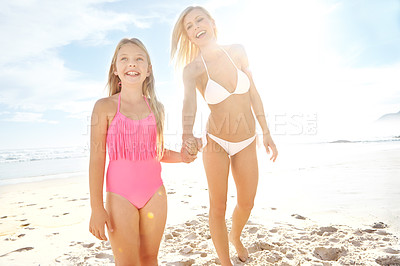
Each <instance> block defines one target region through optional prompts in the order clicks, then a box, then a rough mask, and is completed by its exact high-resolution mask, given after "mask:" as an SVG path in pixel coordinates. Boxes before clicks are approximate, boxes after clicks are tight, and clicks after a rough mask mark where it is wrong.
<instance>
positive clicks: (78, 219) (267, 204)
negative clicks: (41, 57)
mask: <svg viewBox="0 0 400 266" xmlns="http://www.w3.org/2000/svg"><path fill="white" fill-rule="evenodd" d="M346 145H347V146H346ZM305 147H306V148H307V150H305ZM280 153H281V157H280V158H279V159H280V160H279V161H278V162H277V163H276V164H272V163H270V162H267V161H268V157H267V155H266V154H264V153H263V152H262V151H259V154H260V155H259V165H260V167H259V168H260V169H259V170H260V182H259V187H258V194H257V198H256V202H255V206H254V209H253V212H252V216H251V217H250V221H249V222H248V224H247V225H246V227H245V229H244V234H243V242H244V244H245V245H246V246H247V247H248V250H249V253H250V259H249V260H248V261H247V262H246V263H241V262H240V261H239V260H238V259H237V257H236V254H235V251H234V248H233V246H231V253H232V258H233V262H234V263H235V265H324V266H325V265H400V243H399V237H400V191H399V188H400V175H399V173H400V142H393V143H382V144H376V145H363V144H357V143H353V144H341V145H340V144H333V145H330V144H326V146H325V148H324V149H323V150H322V151H321V145H319V146H312V145H308V146H307V145H299V146H296V145H294V146H293V145H288V146H286V147H285V146H282V147H281V149H280ZM321 153H322V154H321ZM162 167H163V179H164V183H165V186H166V189H167V193H168V208H169V209H168V219H167V225H166V230H165V234H164V238H163V240H162V243H161V247H160V253H159V263H160V265H218V264H219V263H218V259H217V256H216V253H215V250H214V247H213V244H212V241H211V237H210V234H209V230H208V192H207V182H206V179H205V175H204V170H203V169H202V161H201V156H199V159H198V160H197V161H196V162H194V163H193V164H191V165H184V164H179V165H172V164H163V166H162ZM229 181H230V183H229V195H228V208H227V223H228V227H230V223H231V220H230V215H231V213H232V210H233V208H234V206H235V196H234V195H235V194H236V192H235V186H234V183H233V180H232V177H230V180H229ZM0 204H1V206H2V207H1V213H0V243H1V245H0V265H113V261H114V260H113V255H112V252H111V247H110V244H109V242H102V241H99V240H97V239H96V238H94V237H93V236H92V235H91V234H90V233H89V231H88V223H89V216H90V206H89V189H88V177H87V175H86V174H83V175H80V176H74V177H70V178H63V179H55V180H47V181H41V182H34V183H22V184H15V185H7V186H1V187H0Z"/></svg>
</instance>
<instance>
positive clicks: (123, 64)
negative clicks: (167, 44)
mask: <svg viewBox="0 0 400 266" xmlns="http://www.w3.org/2000/svg"><path fill="white" fill-rule="evenodd" d="M150 73H151V65H149V62H148V60H147V55H146V52H145V51H143V50H142V49H141V48H140V47H139V46H137V45H135V44H132V43H128V44H124V45H123V46H121V48H120V49H119V51H118V54H117V58H116V61H115V71H114V74H115V75H117V76H118V77H119V78H120V80H121V84H122V86H124V85H125V86H126V85H133V84H140V85H141V84H142V83H143V82H144V80H145V79H146V78H147V77H148V76H149V75H150Z"/></svg>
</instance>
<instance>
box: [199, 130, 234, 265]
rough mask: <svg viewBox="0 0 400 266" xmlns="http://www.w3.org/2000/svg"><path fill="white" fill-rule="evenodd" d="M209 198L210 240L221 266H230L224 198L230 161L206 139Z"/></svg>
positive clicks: (205, 151)
mask: <svg viewBox="0 0 400 266" xmlns="http://www.w3.org/2000/svg"><path fill="white" fill-rule="evenodd" d="M203 163H204V169H205V171H206V175H207V181H208V192H209V197H210V213H209V224H210V233H211V238H212V241H213V243H214V246H215V249H216V251H217V254H218V257H219V260H220V261H221V264H222V265H223V266H225V265H232V264H231V261H230V258H229V241H228V232H227V229H226V223H225V211H226V197H227V191H228V174H229V164H230V160H229V157H228V155H227V154H226V152H225V151H224V150H223V149H222V148H221V147H220V146H219V145H218V144H216V143H215V142H214V141H213V140H211V139H210V138H208V137H207V146H206V147H205V149H204V151H203Z"/></svg>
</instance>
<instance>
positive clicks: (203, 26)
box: [183, 9, 215, 46]
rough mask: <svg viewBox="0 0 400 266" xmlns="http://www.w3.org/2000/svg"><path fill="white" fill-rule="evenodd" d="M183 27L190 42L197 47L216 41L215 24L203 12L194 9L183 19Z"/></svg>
mask: <svg viewBox="0 0 400 266" xmlns="http://www.w3.org/2000/svg"><path fill="white" fill-rule="evenodd" d="M183 27H184V28H185V30H186V33H187V35H188V37H189V40H190V41H191V42H193V43H194V44H196V45H197V46H199V45H202V44H204V43H206V42H207V41H209V40H212V39H214V40H215V34H214V29H215V23H214V20H212V19H210V18H209V17H208V16H207V15H206V14H205V13H204V12H203V11H202V10H200V9H193V10H192V11H190V12H189V13H188V14H187V15H186V16H185V18H184V19H183Z"/></svg>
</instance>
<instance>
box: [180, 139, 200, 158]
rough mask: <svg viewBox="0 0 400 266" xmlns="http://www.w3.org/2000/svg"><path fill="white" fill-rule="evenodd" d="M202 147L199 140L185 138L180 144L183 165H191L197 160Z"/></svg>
mask: <svg viewBox="0 0 400 266" xmlns="http://www.w3.org/2000/svg"><path fill="white" fill-rule="evenodd" d="M201 147H202V142H201V139H199V138H195V137H189V138H186V139H185V140H184V141H183V143H182V149H181V156H182V161H183V162H184V163H191V162H193V161H194V160H195V159H196V158H197V153H198V151H199V150H200V149H201Z"/></svg>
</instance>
